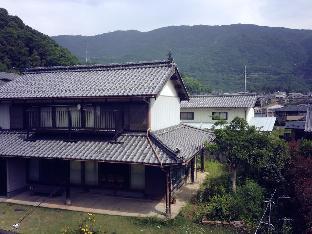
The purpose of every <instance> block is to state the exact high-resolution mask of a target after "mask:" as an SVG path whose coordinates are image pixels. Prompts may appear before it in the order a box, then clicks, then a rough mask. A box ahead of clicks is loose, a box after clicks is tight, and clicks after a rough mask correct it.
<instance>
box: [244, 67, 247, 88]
mask: <svg viewBox="0 0 312 234" xmlns="http://www.w3.org/2000/svg"><path fill="white" fill-rule="evenodd" d="M244 92H245V93H247V66H246V65H245V90H244Z"/></svg>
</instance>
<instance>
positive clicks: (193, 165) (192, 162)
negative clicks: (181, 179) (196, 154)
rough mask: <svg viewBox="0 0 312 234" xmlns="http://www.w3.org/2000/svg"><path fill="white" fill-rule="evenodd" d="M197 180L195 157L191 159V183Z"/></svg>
mask: <svg viewBox="0 0 312 234" xmlns="http://www.w3.org/2000/svg"><path fill="white" fill-rule="evenodd" d="M194 182H195V158H193V159H192V160H191V183H194Z"/></svg>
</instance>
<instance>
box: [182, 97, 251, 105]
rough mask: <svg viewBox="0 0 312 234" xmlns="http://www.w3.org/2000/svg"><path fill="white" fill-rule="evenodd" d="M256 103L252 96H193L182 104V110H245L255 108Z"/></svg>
mask: <svg viewBox="0 0 312 234" xmlns="http://www.w3.org/2000/svg"><path fill="white" fill-rule="evenodd" d="M256 101H257V97H256V96H252V95H223V96H210V95H205V96H192V97H190V100H189V101H182V102H181V108H245V107H254V106H255V103H256Z"/></svg>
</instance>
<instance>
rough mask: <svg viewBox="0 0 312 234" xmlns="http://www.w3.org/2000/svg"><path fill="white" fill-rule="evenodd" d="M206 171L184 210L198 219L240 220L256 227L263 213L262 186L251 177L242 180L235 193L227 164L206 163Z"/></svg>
mask: <svg viewBox="0 0 312 234" xmlns="http://www.w3.org/2000/svg"><path fill="white" fill-rule="evenodd" d="M206 170H207V171H208V172H209V175H208V176H207V178H206V180H205V182H204V184H203V185H202V187H201V189H200V191H199V193H198V194H197V197H196V199H194V201H193V205H192V207H193V210H192V209H191V208H190V207H188V209H189V210H187V209H186V211H185V212H184V213H185V214H187V213H188V212H189V213H190V215H192V217H193V220H194V221H197V222H200V221H201V220H202V218H203V217H206V218H207V219H208V220H218V221H237V220H243V221H244V222H245V223H246V224H247V226H248V227H250V228H251V227H253V226H255V223H256V222H257V221H258V220H259V219H260V217H261V215H262V212H263V200H264V195H265V191H264V189H263V188H262V187H261V186H260V185H259V184H257V183H256V182H255V181H253V180H251V179H245V180H244V181H241V183H240V184H239V185H238V187H237V192H236V193H234V192H233V191H232V190H231V189H230V188H229V186H228V184H229V174H228V172H227V169H226V166H225V165H224V164H221V163H220V162H218V161H215V160H209V161H207V162H206Z"/></svg>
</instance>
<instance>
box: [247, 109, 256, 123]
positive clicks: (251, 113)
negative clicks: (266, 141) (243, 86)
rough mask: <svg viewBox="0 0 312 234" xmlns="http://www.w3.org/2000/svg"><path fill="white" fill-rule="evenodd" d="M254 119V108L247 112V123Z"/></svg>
mask: <svg viewBox="0 0 312 234" xmlns="http://www.w3.org/2000/svg"><path fill="white" fill-rule="evenodd" d="M253 117H255V110H254V108H248V109H247V112H246V121H247V122H248V123H249V122H250V120H251V119H252V118H253Z"/></svg>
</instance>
